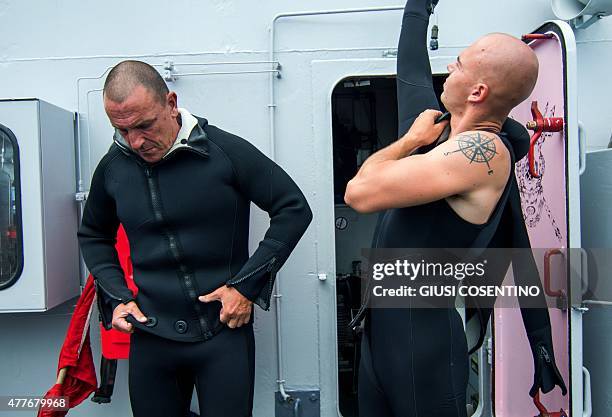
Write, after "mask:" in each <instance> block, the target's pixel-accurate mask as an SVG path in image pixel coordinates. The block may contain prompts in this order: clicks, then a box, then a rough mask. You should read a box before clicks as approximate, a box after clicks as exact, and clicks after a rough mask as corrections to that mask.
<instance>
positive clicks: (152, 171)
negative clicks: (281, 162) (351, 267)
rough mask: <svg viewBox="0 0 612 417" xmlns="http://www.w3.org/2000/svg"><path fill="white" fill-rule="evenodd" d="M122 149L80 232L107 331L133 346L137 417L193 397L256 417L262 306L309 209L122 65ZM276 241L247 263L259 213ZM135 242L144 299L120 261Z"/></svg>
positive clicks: (110, 157) (118, 93) (102, 174)
mask: <svg viewBox="0 0 612 417" xmlns="http://www.w3.org/2000/svg"><path fill="white" fill-rule="evenodd" d="M104 109H105V111H106V113H107V115H108V118H109V120H110V122H111V124H112V125H113V127H114V128H115V135H114V144H113V145H112V146H111V149H110V150H109V152H108V153H107V154H106V155H105V156H104V157H103V158H102V160H101V161H100V163H99V164H98V166H97V168H96V170H95V173H94V175H93V178H92V182H91V189H90V192H89V197H88V199H87V204H86V206H85V210H84V213H83V220H82V224H81V227H80V229H79V243H80V245H81V250H82V252H83V257H84V259H85V262H86V263H87V266H88V268H89V269H90V271H91V273H92V274H93V276H94V279H95V283H96V288H97V294H98V300H99V308H100V312H101V316H102V319H103V323H104V325H105V326H106V327H107V328H110V327H111V326H112V327H113V328H115V329H117V330H119V331H122V332H128V333H132V338H131V348H130V364H129V388H130V399H131V406H132V411H133V414H134V416H135V417H156V416H159V417H183V416H185V415H186V414H187V412H188V411H189V404H190V400H191V393H192V391H193V386H194V384H195V387H196V390H197V394H198V400H199V406H200V413H201V416H202V417H205V416H206V417H219V416H225V417H245V416H249V415H251V410H252V406H253V382H254V360H255V345H254V339H253V327H252V322H253V320H252V317H253V315H252V309H253V303H255V304H258V305H259V306H261V307H262V308H263V309H266V310H267V309H268V308H269V305H270V297H271V293H272V286H273V284H274V278H275V275H276V272H277V271H278V270H279V268H280V267H281V266H282V265H283V264H284V263H285V261H286V260H287V258H288V257H289V255H290V254H291V252H292V250H293V249H294V247H295V246H296V244H297V243H298V241H299V239H300V238H301V236H302V235H303V233H304V232H305V230H306V228H307V227H308V225H309V223H310V221H311V219H312V213H311V211H310V208H309V206H308V203H307V201H306V198H305V197H304V195H303V194H302V192H301V191H300V189H299V188H298V186H297V185H296V184H295V183H294V182H293V181H292V180H291V178H290V177H289V176H288V175H287V173H286V172H285V171H283V169H282V168H281V167H280V166H278V165H277V164H275V163H274V162H273V161H271V160H270V159H268V158H267V157H266V156H265V155H264V154H263V153H261V152H260V151H259V150H258V149H257V148H256V147H255V146H253V145H251V144H250V143H249V142H247V141H246V140H244V139H242V138H240V137H238V136H235V135H232V134H230V133H227V132H225V131H223V130H221V129H219V128H217V127H215V126H212V125H209V124H208V121H207V120H206V119H203V118H200V117H196V116H194V115H192V114H191V113H189V112H188V111H187V110H186V109H182V108H179V107H178V105H177V95H176V93H174V92H172V91H169V90H168V87H167V86H166V84H165V82H164V81H163V79H162V78H161V76H160V75H159V73H158V72H157V71H156V70H155V69H154V68H153V67H152V66H150V65H148V64H146V63H144V62H139V61H124V62H121V63H119V64H118V65H117V66H115V67H114V68H113V69H112V70H111V72H110V73H109V75H108V77H107V79H106V82H105V85H104ZM251 202H253V203H255V204H256V205H257V206H258V207H260V208H261V209H263V210H265V211H266V212H268V214H269V215H270V227H269V228H268V230H267V232H266V234H265V236H264V239H263V240H262V241H261V242H260V244H259V247H258V248H257V250H256V251H255V252H254V253H253V254H252V255H251V256H250V257H249V253H248V237H249V210H250V203H251ZM120 223H121V224H122V225H123V227H124V228H125V231H126V233H127V236H128V239H129V242H130V250H131V260H132V264H133V267H134V282H135V283H136V285H137V286H138V295H137V296H136V297H134V295H133V294H132V292H131V291H130V290H129V289H128V287H127V285H126V283H125V281H124V277H123V271H122V269H121V266H120V264H119V261H118V257H117V253H116V251H115V247H114V245H115V236H116V232H117V228H118V226H119V224H120Z"/></svg>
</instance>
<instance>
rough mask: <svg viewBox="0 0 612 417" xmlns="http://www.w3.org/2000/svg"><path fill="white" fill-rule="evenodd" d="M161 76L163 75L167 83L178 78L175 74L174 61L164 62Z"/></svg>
mask: <svg viewBox="0 0 612 417" xmlns="http://www.w3.org/2000/svg"><path fill="white" fill-rule="evenodd" d="M162 76H163V77H164V80H166V82H169V83H173V82H175V81H176V80H177V79H178V77H177V76H176V68H175V67H174V62H172V61H166V62H164V73H163V75H162Z"/></svg>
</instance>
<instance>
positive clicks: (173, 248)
mask: <svg viewBox="0 0 612 417" xmlns="http://www.w3.org/2000/svg"><path fill="white" fill-rule="evenodd" d="M144 169H145V176H146V177H147V185H148V186H149V195H150V197H151V205H152V206H153V215H154V216H155V220H156V221H158V222H159V223H161V224H163V222H164V216H163V213H162V210H161V203H160V197H159V189H158V187H157V183H156V182H155V179H154V178H153V175H152V168H151V167H150V166H145V168H144ZM163 234H164V237H165V238H166V240H167V241H168V246H169V248H170V253H172V256H173V257H174V260H175V262H176V263H177V265H178V267H179V270H180V274H181V279H182V280H183V284H184V285H185V288H186V289H187V294H188V295H189V299H190V300H191V301H192V302H193V308H194V310H195V312H196V315H197V317H198V323H199V325H200V329H201V331H202V334H204V335H205V336H209V335H210V334H211V332H210V329H209V327H208V324H207V323H206V319H205V318H204V311H203V310H202V305H201V304H200V302H199V300H198V299H197V298H198V294H197V292H196V290H195V285H194V282H193V278H192V274H191V273H190V272H189V270H188V268H187V266H186V265H184V264H183V263H182V255H181V253H180V251H179V247H178V243H177V239H176V236H174V234H173V233H172V232H170V230H168V228H166V227H163Z"/></svg>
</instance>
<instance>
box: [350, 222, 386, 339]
mask: <svg viewBox="0 0 612 417" xmlns="http://www.w3.org/2000/svg"><path fill="white" fill-rule="evenodd" d="M382 216H383V218H382V220H381V222H380V226H379V228H378V230H377V232H378V233H377V235H376V242H375V243H374V245H375V248H378V243H379V241H380V230H384V226H385V224H386V222H387V218H388V212H386V211H385V212H384V213H383V214H382ZM365 286H366V287H365V291H364V294H363V301H362V303H361V306H359V310H357V313H356V314H355V317H353V320H351V322H350V323H349V327H350V328H351V329H353V330H357V327H359V325H360V324H361V322H362V320H363V316H364V315H365V312H366V309H367V308H368V304H369V303H370V291H371V290H372V280H371V279H368V280H367V282H366V283H365Z"/></svg>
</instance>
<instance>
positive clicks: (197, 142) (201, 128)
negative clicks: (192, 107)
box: [113, 114, 210, 162]
mask: <svg viewBox="0 0 612 417" xmlns="http://www.w3.org/2000/svg"><path fill="white" fill-rule="evenodd" d="M181 116H182V114H181ZM190 116H191V117H192V118H194V119H195V121H196V123H195V125H193V127H192V128H191V132H190V133H189V137H188V138H187V139H185V137H184V136H183V137H181V135H180V134H179V135H178V136H177V139H179V138H180V139H179V140H180V141H181V142H182V141H183V140H186V143H181V146H174V145H173V147H172V148H171V149H170V150H169V151H168V153H166V155H164V157H163V158H162V160H163V159H167V158H168V156H170V155H171V154H174V153H175V152H176V151H177V150H179V149H185V150H189V151H192V152H195V153H197V154H198V155H200V156H203V157H206V158H207V157H209V156H210V154H209V152H208V134H207V133H206V130H207V128H208V120H206V119H204V118H202V117H197V116H193V115H191V114H190ZM183 125H185V123H183ZM181 130H182V128H181ZM179 133H180V132H179ZM113 142H114V143H115V144H116V145H117V147H118V148H119V149H120V150H121V152H123V153H124V154H125V155H128V156H130V157H135V158H137V159H138V160H139V161H142V162H144V160H143V159H142V158H141V157H140V156H139V155H138V154H137V153H136V152H134V151H132V148H130V146H129V144H128V142H127V140H126V139H125V138H124V137H123V135H121V133H119V131H118V130H117V129H115V133H114V135H113ZM175 145H176V142H175Z"/></svg>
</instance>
